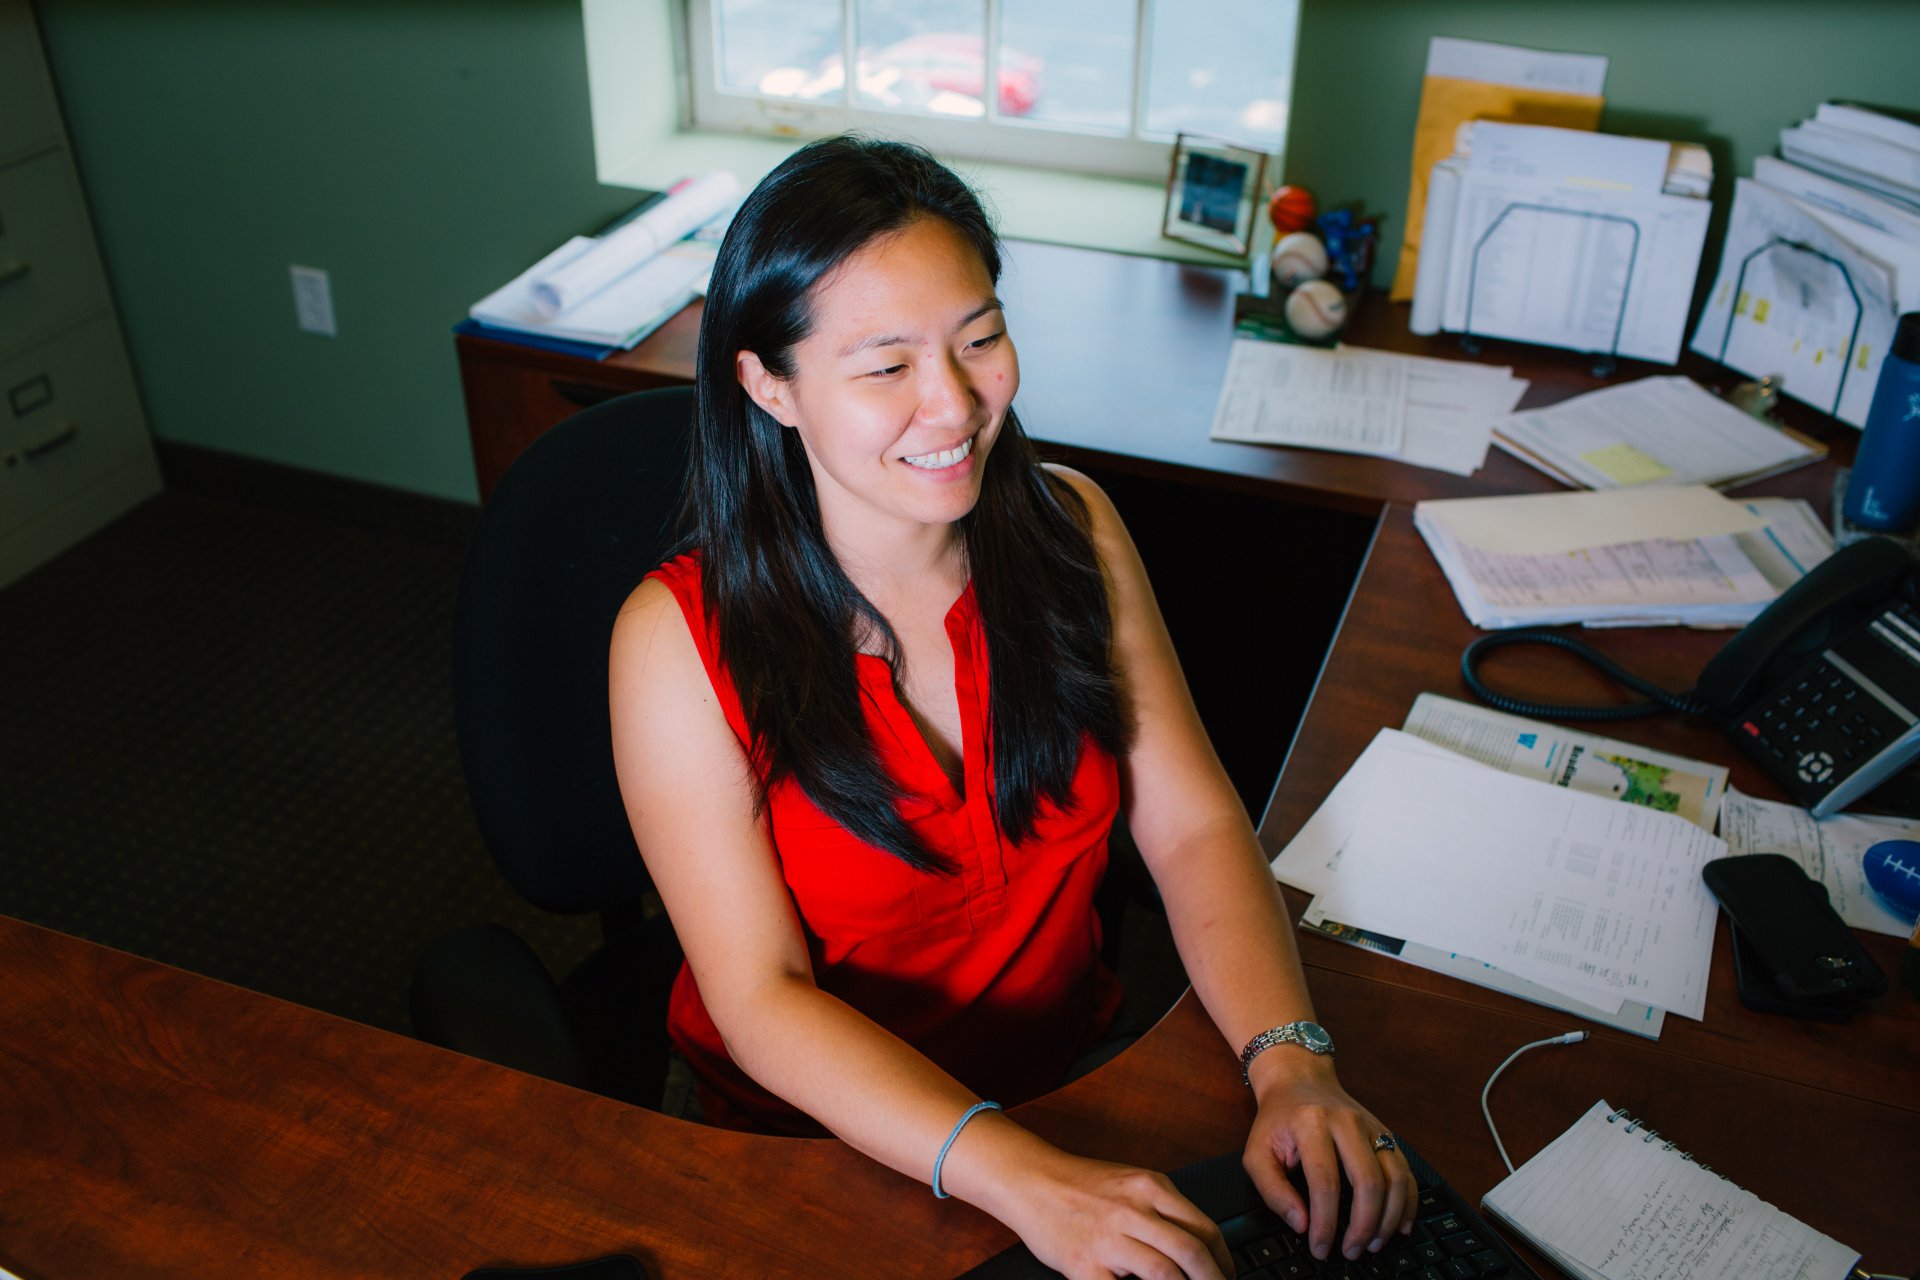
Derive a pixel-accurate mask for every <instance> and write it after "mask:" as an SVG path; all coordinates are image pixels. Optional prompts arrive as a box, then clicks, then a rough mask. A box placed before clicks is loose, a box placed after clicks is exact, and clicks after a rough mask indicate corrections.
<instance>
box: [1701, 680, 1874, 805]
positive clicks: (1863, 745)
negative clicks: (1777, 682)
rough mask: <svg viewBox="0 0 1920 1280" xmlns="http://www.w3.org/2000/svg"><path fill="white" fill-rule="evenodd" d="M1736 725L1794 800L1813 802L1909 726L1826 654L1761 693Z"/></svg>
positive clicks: (1751, 751) (1745, 744)
mask: <svg viewBox="0 0 1920 1280" xmlns="http://www.w3.org/2000/svg"><path fill="white" fill-rule="evenodd" d="M1736 727H1737V729H1738V732H1737V733H1736V734H1735V736H1736V737H1737V738H1739V739H1740V740H1741V742H1742V745H1744V746H1745V747H1746V748H1747V750H1748V752H1749V753H1751V754H1752V755H1753V756H1755V757H1756V758H1757V759H1759V760H1760V761H1761V762H1762V763H1763V764H1767V765H1770V766H1771V767H1770V768H1769V770H1768V771H1769V772H1770V773H1772V774H1773V775H1774V776H1775V777H1777V778H1780V779H1781V781H1782V782H1784V783H1786V784H1787V789H1788V791H1789V792H1790V793H1792V794H1793V796H1794V798H1795V799H1796V800H1799V801H1801V802H1802V803H1806V804H1811V803H1813V802H1815V801H1818V800H1819V799H1820V798H1821V797H1823V796H1825V795H1826V794H1827V792H1829V791H1831V790H1833V788H1834V787H1835V786H1837V785H1838V784H1839V783H1840V781H1841V780H1842V779H1843V778H1845V777H1846V776H1847V775H1848V774H1851V773H1852V772H1853V771H1854V770H1856V769H1858V768H1859V767H1860V766H1862V765H1864V764H1865V763H1866V762H1867V761H1869V760H1871V759H1873V757H1874V756H1876V755H1878V754H1879V752H1880V750H1881V748H1883V747H1885V746H1886V744H1887V743H1888V742H1889V741H1890V740H1891V739H1893V738H1894V737H1897V736H1898V735H1899V734H1900V732H1901V731H1902V730H1903V729H1904V727H1905V726H1904V725H1903V724H1902V722H1901V720H1900V718H1899V717H1898V716H1896V715H1894V714H1893V713H1892V712H1891V711H1889V710H1887V708H1885V707H1884V706H1882V705H1880V703H1879V702H1877V701H1876V700H1875V699H1873V698H1871V697H1869V696H1868V695H1866V694H1865V693H1863V692H1862V691H1861V689H1860V686H1859V685H1857V684H1855V683H1854V682H1853V681H1852V680H1849V679H1848V678H1847V677H1846V676H1845V675H1843V674H1842V673H1841V672H1840V671H1839V669H1838V668H1836V667H1835V666H1834V665H1833V664H1832V663H1830V662H1828V661H1826V660H1825V659H1824V658H1823V659H1820V660H1818V661H1816V662H1815V663H1814V664H1813V665H1812V666H1811V667H1809V668H1808V669H1806V670H1805V671H1802V672H1801V673H1800V674H1799V675H1798V676H1796V677H1795V678H1794V679H1793V680H1791V681H1789V682H1788V683H1787V684H1786V685H1784V686H1783V687H1781V688H1780V689H1778V690H1776V691H1774V692H1773V693H1772V694H1770V695H1768V696H1767V697H1765V698H1762V699H1761V700H1760V702H1759V703H1757V704H1756V705H1755V706H1754V708H1753V709H1752V711H1750V712H1749V713H1748V715H1747V718H1746V719H1745V720H1743V721H1740V722H1739V723H1738V724H1737V726H1736ZM1796 783H1797V784H1798V785H1795V784H1796Z"/></svg>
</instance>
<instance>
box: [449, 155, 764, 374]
mask: <svg viewBox="0 0 1920 1280" xmlns="http://www.w3.org/2000/svg"><path fill="white" fill-rule="evenodd" d="M739 198H740V184H739V182H738V180H737V179H735V178H734V177H733V175H731V174H729V173H724V172H716V173H711V174H707V175H705V176H704V177H700V178H691V179H688V180H686V181H685V182H681V183H678V184H676V185H675V186H674V187H673V188H672V189H671V190H670V191H669V192H668V194H667V197H666V199H664V200H661V201H660V202H659V203H657V204H655V205H652V206H650V207H648V208H646V209H645V210H644V211H643V212H642V213H641V214H640V215H639V216H638V217H636V218H633V219H632V220H631V221H625V222H622V223H621V224H620V225H619V226H617V227H616V228H614V229H613V230H611V231H608V232H606V233H605V234H603V235H600V236H594V237H589V236H575V237H574V238H573V239H571V240H569V241H567V242H566V243H565V244H563V245H561V246H560V247H559V248H558V249H555V250H554V251H553V252H552V253H550V254H548V255H547V256H546V257H544V258H542V259H540V261H538V262H536V263H534V264H533V266H531V267H529V268H527V270H525V271H523V272H521V273H520V274H519V275H518V276H516V277H514V278H513V279H512V280H511V281H509V282H508V283H507V284H505V285H504V286H502V287H501V288H499V289H496V290H494V291H493V292H492V293H490V294H488V295H487V296H486V297H484V298H482V299H481V300H480V301H478V302H476V303H474V304H473V306H472V307H470V308H468V311H467V314H468V315H469V316H470V317H472V318H473V319H474V320H475V321H477V322H478V323H480V324H482V325H485V326H487V327H488V328H491V329H495V330H501V331H504V334H503V335H502V336H510V335H513V334H528V335H532V336H534V337H536V338H540V339H559V340H561V341H566V342H577V343H586V344H589V345H592V346H599V347H607V348H613V349H625V348H627V347H631V346H633V345H634V344H635V343H637V342H639V341H640V340H641V339H642V338H644V337H646V336H647V335H648V334H650V333H652V332H653V331H654V330H655V329H658V328H659V327H660V326H661V325H663V324H665V323H666V322H667V321H668V320H670V319H672V318H673V316H674V314H675V313H677V312H678V311H679V310H680V309H681V308H682V307H684V306H686V305H687V303H689V302H691V301H693V299H694V298H696V297H698V296H700V294H702V293H704V292H705V290H706V287H707V280H708V279H709V278H710V277H711V276H712V275H713V263H714V258H715V256H716V255H717V254H718V252H719V248H720V240H721V237H722V236H724V235H725V234H726V228H727V222H728V219H729V218H731V216H732V213H733V209H734V208H735V207H736V206H737V205H738V203H739Z"/></svg>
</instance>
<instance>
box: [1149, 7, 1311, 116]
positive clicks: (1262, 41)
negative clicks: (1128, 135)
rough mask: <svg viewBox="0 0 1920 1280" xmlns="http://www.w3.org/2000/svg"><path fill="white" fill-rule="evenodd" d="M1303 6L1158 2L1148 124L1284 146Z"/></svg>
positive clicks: (1155, 9)
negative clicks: (1294, 48) (1296, 38)
mask: <svg viewBox="0 0 1920 1280" xmlns="http://www.w3.org/2000/svg"><path fill="white" fill-rule="evenodd" d="M1298 13H1299V3H1298V0H1180V2H1179V3H1174V2H1173V0H1161V3H1158V4H1156V5H1154V7H1153V25H1152V35H1151V37H1150V39H1151V42H1152V49H1153V63H1152V66H1151V68H1150V69H1149V71H1148V76H1147V112H1146V120H1145V122H1144V125H1145V129H1146V131H1147V132H1148V133H1150V134H1157V135H1160V136H1164V137H1169V138H1170V137H1172V136H1173V135H1174V134H1175V133H1177V132H1181V131H1185V132H1187V133H1207V134H1213V135H1215V136H1217V137H1223V138H1230V139H1232V140H1234V141H1236V142H1244V143H1246V144H1247V145H1248V146H1252V147H1258V148H1259V149H1260V150H1262V151H1277V150H1279V148H1280V143H1281V140H1282V138H1283V137H1284V136H1285V134H1286V127H1287V97H1288V94H1289V92H1290V90H1291V87H1292V86H1291V81H1292V77H1293V37H1294V32H1295V30H1296V28H1297V26H1298V24H1297V22H1296V21H1295V19H1296V18H1297V16H1298Z"/></svg>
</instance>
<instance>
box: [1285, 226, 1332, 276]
mask: <svg viewBox="0 0 1920 1280" xmlns="http://www.w3.org/2000/svg"><path fill="white" fill-rule="evenodd" d="M1326 273H1327V246H1325V245H1323V244H1321V243H1320V237H1319V236H1316V235H1314V234H1313V232H1311V231H1294V232H1290V233H1289V234H1287V235H1284V236H1281V237H1280V238H1279V239H1278V240H1276V241H1275V242H1274V245H1273V283H1274V284H1275V285H1276V286H1278V287H1279V288H1282V289H1291V288H1293V287H1294V286H1295V285H1297V284H1299V283H1300V282H1301V281H1303V280H1317V279H1319V278H1320V277H1321V276H1323V275H1325V274H1326Z"/></svg>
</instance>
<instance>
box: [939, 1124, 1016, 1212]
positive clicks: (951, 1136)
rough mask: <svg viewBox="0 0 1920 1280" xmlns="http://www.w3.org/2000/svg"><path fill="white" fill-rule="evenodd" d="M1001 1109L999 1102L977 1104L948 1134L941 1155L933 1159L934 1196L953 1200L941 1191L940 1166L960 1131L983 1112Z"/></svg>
mask: <svg viewBox="0 0 1920 1280" xmlns="http://www.w3.org/2000/svg"><path fill="white" fill-rule="evenodd" d="M1001 1109H1002V1108H1001V1106H1000V1104H999V1103H997V1102H976V1103H974V1104H973V1105H972V1106H970V1107H968V1108H967V1114H965V1115H963V1116H961V1117H960V1122H959V1123H958V1124H956V1125H954V1126H953V1132H952V1133H950V1134H948V1135H947V1140H946V1141H945V1142H943V1143H941V1144H940V1154H939V1155H937V1156H935V1157H934V1158H933V1194H934V1195H935V1196H937V1197H938V1198H940V1199H942V1200H946V1199H950V1198H951V1197H950V1196H949V1195H948V1193H947V1192H945V1191H942V1190H941V1189H940V1166H941V1165H943V1164H945V1163H946V1162H947V1150H948V1148H950V1147H952V1146H953V1140H954V1139H955V1138H957V1137H959V1136H960V1131H961V1130H962V1129H964V1128H966V1127H967V1121H969V1120H971V1119H973V1118H974V1117H975V1116H977V1115H979V1114H980V1113H981V1112H982V1111H999V1110H1001Z"/></svg>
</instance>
